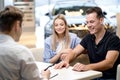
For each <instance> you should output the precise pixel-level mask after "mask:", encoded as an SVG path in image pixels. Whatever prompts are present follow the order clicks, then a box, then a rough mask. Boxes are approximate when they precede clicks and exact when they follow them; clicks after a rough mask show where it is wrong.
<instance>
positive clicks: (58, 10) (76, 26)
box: [45, 0, 112, 38]
mask: <svg viewBox="0 0 120 80" xmlns="http://www.w3.org/2000/svg"><path fill="white" fill-rule="evenodd" d="M95 6H97V4H96V3H95V2H94V0H87V1H86V0H82V1H77V0H74V1H59V2H57V3H56V4H55V5H54V6H53V9H52V12H51V13H50V21H48V22H47V23H46V25H45V38H46V37H48V36H50V35H51V34H52V26H53V19H54V17H55V16H56V15H57V14H64V16H65V18H66V20H67V22H68V27H69V29H70V31H71V32H75V33H77V34H78V36H79V37H81V38H82V37H84V35H85V34H86V33H87V31H86V29H87V26H86V20H85V12H86V10H87V9H88V8H90V7H95ZM106 14H107V13H106ZM104 24H105V27H106V28H109V29H110V30H111V29H112V27H111V22H110V20H109V19H108V18H105V20H104Z"/></svg>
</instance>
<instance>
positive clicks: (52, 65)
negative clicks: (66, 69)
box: [44, 63, 55, 71]
mask: <svg viewBox="0 0 120 80" xmlns="http://www.w3.org/2000/svg"><path fill="white" fill-rule="evenodd" d="M54 65H55V63H54V64H52V65H49V66H48V67H47V68H45V69H44V71H46V70H47V69H48V68H49V67H52V66H54Z"/></svg>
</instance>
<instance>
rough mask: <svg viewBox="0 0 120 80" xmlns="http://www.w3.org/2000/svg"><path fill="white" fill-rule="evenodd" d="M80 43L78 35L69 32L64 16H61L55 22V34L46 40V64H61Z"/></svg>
mask: <svg viewBox="0 0 120 80" xmlns="http://www.w3.org/2000/svg"><path fill="white" fill-rule="evenodd" d="M80 41H81V40H80V38H79V37H77V35H76V34H74V33H70V32H69V30H68V26H67V21H66V19H65V17H64V15H62V14H59V15H58V16H57V17H56V18H55V19H54V21H53V34H52V35H51V36H50V37H48V38H46V40H45V49H44V62H48V63H58V62H60V61H61V60H62V59H64V58H65V57H66V55H67V53H69V50H71V49H73V48H74V47H75V46H76V45H77V44H79V43H80Z"/></svg>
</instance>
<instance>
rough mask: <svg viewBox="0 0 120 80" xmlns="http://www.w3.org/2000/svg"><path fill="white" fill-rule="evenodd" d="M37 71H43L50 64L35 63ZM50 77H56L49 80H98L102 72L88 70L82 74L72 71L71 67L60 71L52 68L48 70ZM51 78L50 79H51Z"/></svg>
mask: <svg viewBox="0 0 120 80" xmlns="http://www.w3.org/2000/svg"><path fill="white" fill-rule="evenodd" d="M36 64H37V66H38V68H39V70H42V69H45V68H46V67H47V66H49V65H51V64H50V63H44V62H36ZM50 71H51V75H52V76H54V75H56V74H58V75H57V76H55V77H53V78H51V79H50V80H90V79H94V78H98V77H101V76H102V72H99V71H94V70H89V71H83V72H77V71H73V70H72V67H71V66H70V67H69V68H67V69H66V68H62V69H54V66H53V67H51V68H50ZM52 76H51V77H52Z"/></svg>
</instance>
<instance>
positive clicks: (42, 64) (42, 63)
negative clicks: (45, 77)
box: [36, 62, 58, 78]
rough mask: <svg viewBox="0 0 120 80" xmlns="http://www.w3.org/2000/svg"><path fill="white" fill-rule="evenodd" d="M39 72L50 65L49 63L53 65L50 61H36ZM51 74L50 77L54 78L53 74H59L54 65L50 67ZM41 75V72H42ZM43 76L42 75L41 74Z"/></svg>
mask: <svg viewBox="0 0 120 80" xmlns="http://www.w3.org/2000/svg"><path fill="white" fill-rule="evenodd" d="M36 64H37V66H38V69H39V72H40V73H41V71H42V70H44V69H45V68H46V67H48V66H49V65H51V64H50V63H44V62H36ZM49 70H50V72H51V74H50V78H53V76H55V75H56V76H57V75H58V73H57V72H56V71H55V70H54V69H53V67H50V68H49ZM40 76H41V74H40ZM41 77H42V76H41Z"/></svg>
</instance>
